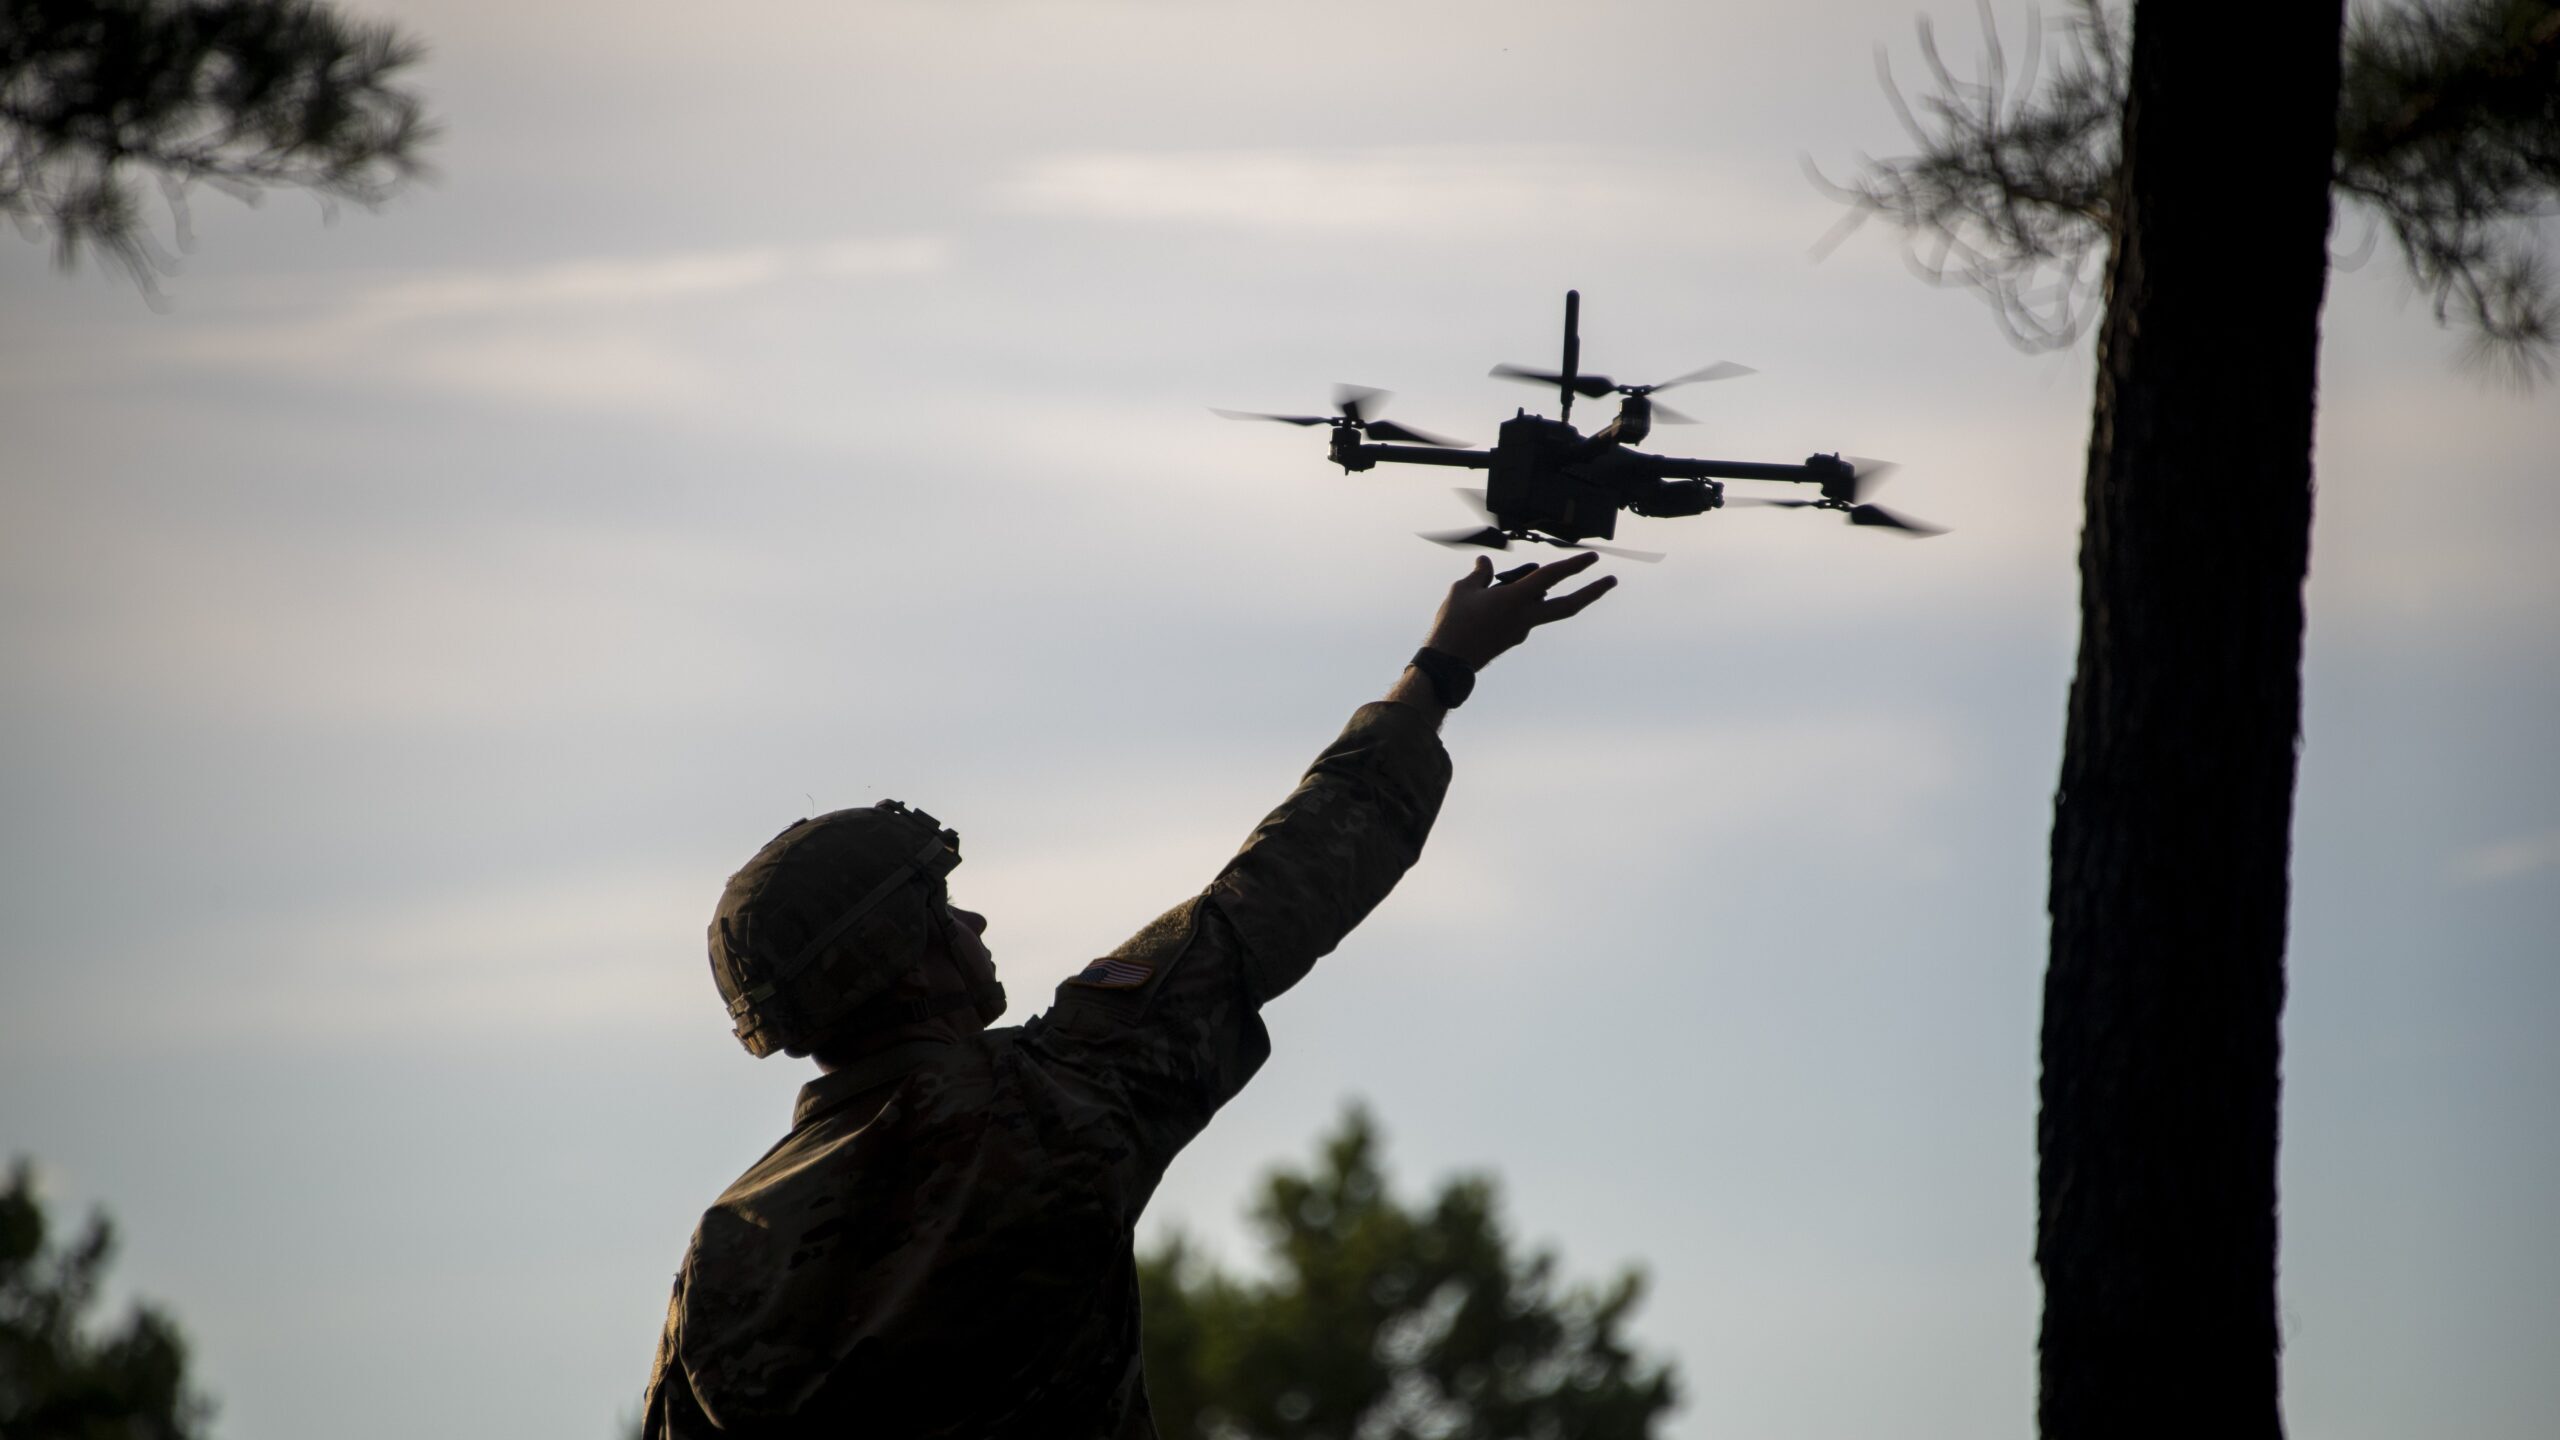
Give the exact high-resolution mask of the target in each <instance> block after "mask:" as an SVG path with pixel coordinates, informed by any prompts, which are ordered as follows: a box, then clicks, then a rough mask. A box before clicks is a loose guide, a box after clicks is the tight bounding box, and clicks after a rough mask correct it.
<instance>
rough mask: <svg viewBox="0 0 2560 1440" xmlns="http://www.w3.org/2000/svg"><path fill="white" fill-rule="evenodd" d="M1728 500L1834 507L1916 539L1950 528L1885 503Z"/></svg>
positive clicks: (1854, 522)
mask: <svg viewBox="0 0 2560 1440" xmlns="http://www.w3.org/2000/svg"><path fill="white" fill-rule="evenodd" d="M1724 503H1725V505H1726V507H1727V508H1731V507H1733V506H1736V505H1766V506H1769V507H1771V508H1773V509H1778V510H1834V511H1838V512H1839V513H1841V514H1843V515H1846V516H1847V517H1848V519H1849V523H1850V524H1852V525H1871V526H1874V527H1875V528H1877V529H1879V530H1899V531H1901V532H1902V533H1903V534H1905V535H1909V536H1911V537H1913V538H1914V539H1919V538H1923V537H1926V536H1930V535H1944V534H1946V533H1947V528H1946V527H1945V526H1943V525H1924V524H1922V523H1921V522H1919V521H1917V520H1912V519H1907V518H1905V517H1903V516H1900V515H1896V514H1894V513H1893V512H1892V511H1890V510H1887V509H1886V508H1884V507H1883V506H1881V505H1852V506H1849V507H1848V508H1847V509H1845V510H1843V509H1841V507H1840V506H1837V505H1831V504H1826V503H1824V502H1823V501H1820V500H1769V499H1764V498H1762V497H1760V496H1758V495H1737V496H1734V497H1733V498H1731V499H1729V500H1727V501H1725V502H1724Z"/></svg>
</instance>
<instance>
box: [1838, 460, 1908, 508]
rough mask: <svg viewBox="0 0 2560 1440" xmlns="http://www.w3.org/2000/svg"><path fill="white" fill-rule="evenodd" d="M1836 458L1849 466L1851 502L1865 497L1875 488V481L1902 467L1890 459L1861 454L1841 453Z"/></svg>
mask: <svg viewBox="0 0 2560 1440" xmlns="http://www.w3.org/2000/svg"><path fill="white" fill-rule="evenodd" d="M1838 458H1839V459H1840V460H1842V461H1844V462H1846V463H1847V464H1848V465H1849V467H1850V474H1849V500H1850V503H1851V504H1855V503H1857V502H1858V501H1860V500H1864V499H1865V498H1867V493H1868V492H1869V491H1871V490H1873V489H1875V487H1876V482H1877V481H1879V480H1882V479H1883V478H1884V477H1886V476H1887V475H1890V474H1892V473H1893V472H1894V471H1896V470H1899V469H1901V468H1902V467H1901V466H1900V465H1897V464H1895V463H1894V462H1892V461H1890V460H1870V459H1868V458H1867V457H1865V456H1863V455H1842V456H1839V457H1838Z"/></svg>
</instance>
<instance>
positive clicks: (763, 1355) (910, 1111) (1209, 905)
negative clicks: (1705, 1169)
mask: <svg viewBox="0 0 2560 1440" xmlns="http://www.w3.org/2000/svg"><path fill="white" fill-rule="evenodd" d="M1448 783H1449V760H1448V756H1447V754H1446V752H1444V751H1443V750H1442V749H1441V748H1440V742H1439V739H1438V737H1437V735H1436V734H1435V733H1434V726H1433V723H1432V720H1431V717H1430V716H1429V714H1428V713H1427V712H1425V711H1422V710H1419V709H1416V708H1414V707H1411V706H1405V705H1396V704H1384V703H1381V704H1375V705H1369V706H1365V707H1363V708H1362V709H1361V710H1360V711H1359V712H1358V713H1357V714H1355V715H1354V716H1353V717H1352V719H1351V723H1350V725H1349V726H1348V727H1347V728H1345V729H1344V731H1343V732H1342V735H1341V737H1340V738H1339V739H1337V740H1335V741H1334V743H1333V744H1332V745H1331V746H1330V747H1328V748H1327V749H1326V750H1325V752H1324V754H1323V755H1321V756H1320V757H1318V758H1317V760H1316V763H1315V765H1314V766H1313V768H1311V769H1310V770H1309V771H1308V772H1307V775H1306V778H1305V779H1304V780H1302V781H1301V782H1300V783H1299V785H1298V788H1297V790H1296V792H1295V793H1293V794H1291V795H1290V797H1289V798H1288V800H1287V801H1285V802H1284V803H1283V804H1282V805H1281V806H1280V808H1278V809H1277V810H1274V811H1272V812H1271V814H1270V815H1269V817H1267V818H1266V819H1264V820H1263V822H1262V824H1261V825H1260V826H1259V827H1258V828H1257V829H1255V831H1254V832H1253V835H1252V836H1251V838H1249V839H1248V840H1246V842H1245V844H1244V848H1243V849H1242V850H1240V851H1239V852H1237V854H1236V857H1235V858H1234V859H1233V860H1231V861H1229V862H1228V863H1227V866H1226V868H1225V869H1224V870H1222V871H1220V872H1219V873H1218V877H1217V878H1216V879H1215V880H1213V881H1211V882H1210V884H1209V887H1208V888H1207V889H1206V890H1204V891H1202V892H1201V893H1200V894H1198V895H1195V896H1193V897H1192V898H1191V899H1189V900H1187V901H1185V902H1183V903H1182V904H1180V905H1178V906H1176V907H1174V908H1173V909H1172V910H1169V911H1167V912H1166V913H1165V914H1164V915H1163V916H1161V917H1159V918H1158V919H1157V920H1156V921H1155V923H1153V924H1151V925H1149V926H1147V927H1146V928H1145V929H1144V930H1141V931H1139V932H1138V933H1137V935H1136V936H1134V937H1133V938H1131V939H1130V941H1129V942H1128V943H1127V944H1125V945H1123V946H1121V947H1120V948H1119V949H1118V950H1116V951H1114V952H1112V953H1111V954H1110V955H1109V956H1106V957H1104V958H1103V959H1101V960H1097V961H1095V962H1093V964H1092V965H1090V966H1089V967H1087V968H1086V969H1085V971H1084V972H1083V973H1082V974H1079V975H1077V976H1076V977H1074V978H1073V979H1070V980H1068V981H1067V982H1066V983H1064V984H1062V985H1060V986H1059V987H1058V992H1057V1003H1056V1004H1055V1005H1054V1006H1053V1007H1052V1008H1051V1009H1050V1011H1049V1012H1048V1013H1047V1014H1046V1015H1043V1016H1040V1017H1039V1018H1037V1019H1034V1020H1032V1021H1031V1022H1030V1023H1029V1024H1026V1025H1023V1026H1021V1027H1019V1028H1006V1029H1000V1030H988V1031H984V1032H982V1033H980V1034H977V1035H974V1036H972V1037H970V1038H969V1039H967V1040H965V1041H961V1042H959V1043H956V1044H954V1043H945V1042H936V1041H928V1042H920V1043H911V1044H907V1045H903V1046H900V1047H898V1048H893V1049H891V1050H888V1051H885V1052H882V1053H877V1054H874V1055H872V1056H869V1057H867V1058H865V1059H864V1060H862V1061H861V1062H860V1063H857V1064H854V1065H851V1066H848V1067H846V1068H844V1069H841V1070H837V1071H835V1072H833V1073H831V1074H828V1075H824V1076H821V1077H820V1078H818V1079H817V1080H815V1081H813V1082H811V1083H810V1084H809V1085H808V1086H806V1087H805V1088H803V1089H802V1090H801V1092H800V1100H799V1104H798V1105H797V1106H796V1107H795V1109H794V1110H793V1113H792V1126H791V1133H790V1134H788V1135H786V1136H784V1137H783V1140H782V1142H781V1143H780V1144H778V1145H776V1146H774V1148H773V1149H771V1150H770V1151H767V1152H766V1153H765V1156H764V1158H763V1159H761V1160H759V1161H757V1162H756V1163H755V1164H754V1165H753V1166H752V1167H750V1168H749V1169H748V1171H747V1173H746V1174H744V1175H742V1176H740V1177H738V1180H737V1182H736V1183H735V1184H733V1185H731V1186H730V1187H729V1189H728V1191H727V1192H726V1193H724V1194H723V1195H722V1196H721V1197H720V1199H719V1202H718V1203H717V1204H715V1205H713V1206H712V1208H711V1209H710V1210H709V1211H707V1212H705V1213H704V1215H703V1217H702V1224H701V1226H700V1228H699V1229H697V1230H696V1231H695V1232H694V1237H693V1245H692V1248H691V1250H690V1251H689V1252H688V1253H687V1254H686V1256H685V1262H684V1268H683V1269H682V1270H681V1271H679V1272H678V1273H677V1276H676V1288H675V1298H674V1300H673V1302H672V1303H671V1304H670V1305H669V1306H668V1309H667V1326H666V1331H665V1333H664V1335H663V1336H662V1337H661V1338H660V1340H659V1342H658V1356H657V1364H656V1367H655V1369H654V1371H653V1372H652V1374H651V1377H650V1381H649V1392H648V1398H647V1402H646V1403H647V1408H646V1411H645V1416H646V1418H645V1421H644V1427H645V1428H644V1432H643V1433H644V1435H645V1436H647V1437H650V1440H656V1437H666V1440H694V1437H702V1436H713V1435H729V1436H795V1437H796V1436H808V1437H817V1436H828V1437H852V1436H864V1437H882V1440H899V1437H908V1436H916V1437H923V1436H939V1437H966V1440H982V1437H986V1440H992V1437H1017V1436H1018V1437H1024V1440H1086V1437H1096V1440H1099V1437H1151V1436H1153V1435H1154V1434H1155V1426H1154V1423H1153V1421H1152V1420H1151V1418H1150V1417H1149V1414H1148V1410H1147V1398H1146V1390H1145V1387H1144V1384H1143V1382H1142V1380H1141V1377H1140V1374H1139V1363H1138V1282H1137V1269H1136V1262H1135V1259H1134V1256H1133V1253H1132V1235H1133V1231H1134V1229H1135V1227H1136V1225H1137V1222H1138V1215H1139V1212H1140V1211H1142V1210H1144V1209H1145V1208H1146V1203H1147V1198H1148V1196H1149V1195H1151V1194H1152V1193H1154V1190H1155V1187H1156V1182H1157V1181H1158V1180H1159V1179H1160V1178H1161V1177H1162V1176H1163V1174H1164V1171H1165V1167H1166V1166H1167V1165H1168V1164H1170V1163H1171V1162H1172V1160H1173V1157H1174V1155H1175V1154H1176V1153H1177V1152H1179V1151H1180V1150H1181V1149H1182V1147H1183V1146H1184V1145H1185V1144H1187V1143H1188V1142H1189V1141H1190V1139H1191V1137H1192V1136H1194V1135H1197V1134H1198V1133H1200V1130H1201V1128H1202V1127H1203V1126H1205V1125H1207V1124H1208V1122H1209V1117H1210V1116H1211V1115H1213V1114H1215V1113H1216V1112H1217V1109H1218V1107H1219V1106H1220V1105H1222V1104H1224V1103H1225V1102H1226V1101H1227V1099H1228V1097H1230V1096H1232V1095H1234V1094H1235V1093H1236V1092H1237V1091H1238V1090H1240V1089H1242V1088H1243V1086H1244V1083H1245V1081H1247V1080H1249V1079H1251V1078H1252V1076H1253V1073H1254V1071H1255V1070H1256V1069H1258V1068H1260V1066H1261V1064H1262V1062H1263V1059H1264V1057H1265V1056H1267V1055H1268V1054H1269V1053H1270V1037H1269V1035H1268V1034H1267V1033H1266V1032H1265V1030H1264V1029H1263V1025H1262V1020H1261V1017H1260V1015H1259V1014H1258V1013H1257V1012H1258V1011H1259V1009H1260V1007H1261V1006H1262V1004H1263V1002H1265V1001H1267V1000H1269V999H1270V998H1271V997H1273V996H1274V995H1277V994H1279V993H1280V992H1281V991H1283V990H1286V989H1288V988H1289V987H1290V986H1291V985H1293V984H1296V983H1297V981H1298V979H1299V977H1300V976H1303V975H1304V974H1306V973H1307V971H1308V969H1309V968H1310V967H1311V966H1312V965H1313V964H1314V963H1315V961H1316V959H1317V957H1319V956H1322V955H1324V954H1325V953H1327V952H1328V951H1330V950H1332V949H1333V947H1334V946H1335V945H1336V944H1338V943H1340V941H1341V940H1342V937H1343V936H1344V935H1346V934H1348V933H1349V932H1350V930H1351V928H1352V927H1353V926H1355V925H1357V924H1359V923H1360V921H1361V919H1362V918H1363V917H1365V916H1366V915H1367V914H1368V913H1369V911H1370V909H1371V908H1372V907H1374V906H1375V905H1376V904H1377V903H1378V902H1379V901H1380V900H1382V899H1384V898H1386V894H1387V892H1388V891H1389V890H1390V889H1392V888H1394V886H1395V883H1396V881H1397V879H1398V878H1399V877H1401V876H1402V875H1403V874H1404V872H1405V870H1406V868H1407V867H1408V866H1410V865H1412V864H1413V862H1414V860H1415V858H1416V857H1417V856H1419V855H1420V854H1421V851H1422V842H1423V838H1424V836H1426V835H1427V834H1428V833H1429V832H1430V829H1431V822H1432V819H1433V817H1434V816H1435V815H1437V814H1438V812H1439V808H1440V797H1441V795H1442V793H1443V792H1444V791H1445V790H1446V789H1447V788H1448Z"/></svg>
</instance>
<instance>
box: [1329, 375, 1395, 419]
mask: <svg viewBox="0 0 2560 1440" xmlns="http://www.w3.org/2000/svg"><path fill="white" fill-rule="evenodd" d="M1386 398H1387V392H1386V391H1384V390H1373V389H1371V388H1369V387H1368V386H1366V385H1336V386H1334V387H1333V408H1334V409H1336V410H1339V411H1341V412H1342V418H1343V419H1345V420H1348V421H1350V422H1351V423H1352V424H1354V425H1365V424H1367V423H1369V414H1368V412H1369V408H1370V407H1371V406H1373V405H1375V404H1377V403H1378V402H1379V401H1381V400H1384V399H1386Z"/></svg>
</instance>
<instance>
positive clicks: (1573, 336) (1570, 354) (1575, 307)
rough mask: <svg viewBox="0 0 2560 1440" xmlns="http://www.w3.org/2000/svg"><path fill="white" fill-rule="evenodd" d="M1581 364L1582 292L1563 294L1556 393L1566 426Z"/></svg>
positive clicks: (1570, 418)
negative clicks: (1560, 370)
mask: <svg viewBox="0 0 2560 1440" xmlns="http://www.w3.org/2000/svg"><path fill="white" fill-rule="evenodd" d="M1581 363H1582V292H1581V291H1579V290H1567V291H1566V292H1564V373H1563V374H1562V375H1559V376H1557V377H1556V393H1557V394H1558V395H1560V396H1562V397H1563V399H1564V414H1563V415H1562V416H1561V417H1560V418H1561V419H1563V420H1564V422H1565V423H1566V424H1568V425H1569V424H1572V423H1573V372H1574V370H1575V369H1576V368H1577V367H1578V366H1579V365H1580V364H1581Z"/></svg>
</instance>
